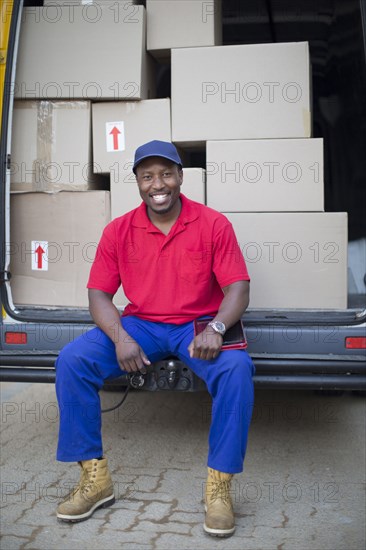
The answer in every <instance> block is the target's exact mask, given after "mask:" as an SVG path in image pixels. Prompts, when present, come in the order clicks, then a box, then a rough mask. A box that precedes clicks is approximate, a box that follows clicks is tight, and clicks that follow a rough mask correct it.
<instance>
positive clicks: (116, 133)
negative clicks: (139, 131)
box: [109, 126, 121, 151]
mask: <svg viewBox="0 0 366 550" xmlns="http://www.w3.org/2000/svg"><path fill="white" fill-rule="evenodd" d="M109 133H110V134H111V135H112V136H113V149H114V150H115V151H118V136H119V134H120V133H121V132H120V131H119V130H118V128H116V127H115V126H114V127H113V128H112V130H111V131H110V132H109Z"/></svg>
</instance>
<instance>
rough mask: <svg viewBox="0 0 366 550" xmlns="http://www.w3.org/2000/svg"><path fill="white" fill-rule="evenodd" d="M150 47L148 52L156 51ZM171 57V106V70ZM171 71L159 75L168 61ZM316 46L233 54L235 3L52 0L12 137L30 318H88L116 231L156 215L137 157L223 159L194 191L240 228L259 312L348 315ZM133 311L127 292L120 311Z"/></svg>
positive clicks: (188, 179) (40, 25) (22, 58)
mask: <svg viewBox="0 0 366 550" xmlns="http://www.w3.org/2000/svg"><path fill="white" fill-rule="evenodd" d="M146 43H147V47H146ZM170 57H171V70H172V93H171V98H163V99H158V98H156V91H155V72H156V71H155V67H154V63H155V60H157V61H159V62H162V61H163V62H166V61H169V60H170ZM154 58H155V60H154ZM310 89H311V85H310V63H309V54H308V47H307V44H306V43H297V44H271V45H251V46H244V45H243V46H221V9H220V1H219V0H215V1H214V0H212V1H211V2H204V1H200V0H192V1H187V0H182V1H180V0H175V1H174V2H167V1H166V0H164V1H161V2H160V1H157V0H147V1H146V9H145V8H144V6H142V5H138V2H137V1H131V0H120V1H118V2H112V1H108V0H103V1H100V0H99V1H97V0H45V5H44V7H43V8H34V7H33V8H25V9H24V14H23V21H22V27H21V39H20V46H19V55H18V65H17V75H16V85H15V97H16V100H15V109H14V118H13V128H12V170H11V172H12V176H11V193H12V196H11V244H12V246H11V257H12V262H11V272H12V292H13V299H14V302H15V303H16V304H20V305H22V304H23V305H27V304H29V305H34V306H36V305H39V306H49V307H54V306H56V307H57V306H62V307H86V306H87V292H86V288H85V285H86V281H87V278H88V273H89V269H90V265H91V262H92V261H93V258H94V255H95V249H96V243H97V242H98V240H99V238H100V236H101V233H102V230H103V227H104V226H105V225H106V224H107V223H108V222H109V221H110V219H113V218H115V217H117V216H120V215H122V214H124V213H125V212H127V211H129V210H131V209H132V208H135V207H136V206H138V204H139V203H140V200H141V199H140V197H139V194H138V191H137V186H136V182H135V178H134V176H133V174H132V171H131V166H132V162H133V155H134V151H135V149H136V147H137V146H139V145H141V144H142V143H144V142H147V141H149V140H152V139H161V140H166V141H170V140H172V141H173V142H174V143H176V145H177V146H178V147H179V148H180V150H181V151H182V153H183V158H184V150H185V149H187V148H198V149H200V148H201V149H202V148H206V146H207V166H206V169H207V185H206V182H205V177H206V171H205V170H203V169H202V168H193V167H189V168H185V169H184V183H183V192H184V193H185V194H186V195H187V196H188V197H190V198H192V199H193V200H197V201H199V202H202V203H206V204H208V206H211V207H213V208H215V209H217V210H220V211H222V212H224V213H226V215H227V217H228V218H229V219H230V220H231V222H232V223H233V225H234V228H235V230H236V233H237V237H238V240H239V242H240V245H241V247H242V250H243V252H244V256H245V257H246V260H247V263H248V267H249V271H250V274H251V277H252V299H251V307H307V308H308V307H330V308H335V307H345V305H346V302H345V300H346V279H345V277H346V275H345V274H346V263H345V262H346V260H345V251H346V216H345V214H328V213H324V212H323V179H322V173H323V157H322V140H319V139H312V138H311V137H310V136H311V110H310V103H311V101H310ZM126 301H127V300H126V298H125V297H124V295H123V293H122V292H119V293H118V296H117V297H116V302H117V304H118V305H124V304H125V303H126Z"/></svg>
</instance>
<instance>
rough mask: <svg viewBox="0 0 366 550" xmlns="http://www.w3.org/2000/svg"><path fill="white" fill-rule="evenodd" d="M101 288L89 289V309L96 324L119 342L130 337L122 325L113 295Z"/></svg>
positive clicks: (113, 339) (115, 341)
mask: <svg viewBox="0 0 366 550" xmlns="http://www.w3.org/2000/svg"><path fill="white" fill-rule="evenodd" d="M109 296H110V295H107V294H106V293H104V292H102V291H101V290H95V289H90V290H89V311H90V315H91V316H92V318H93V320H94V322H95V324H96V325H97V326H98V327H99V328H100V329H101V330H102V331H103V332H104V333H105V334H106V335H107V336H109V338H110V339H111V340H112V341H113V342H114V343H115V344H117V343H118V342H121V341H124V340H126V339H128V334H127V332H126V331H125V330H124V329H123V327H122V325H121V318H120V314H119V311H118V309H117V308H116V306H115V305H114V304H113V302H112V296H110V297H109Z"/></svg>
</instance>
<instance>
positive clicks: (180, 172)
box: [178, 168, 183, 185]
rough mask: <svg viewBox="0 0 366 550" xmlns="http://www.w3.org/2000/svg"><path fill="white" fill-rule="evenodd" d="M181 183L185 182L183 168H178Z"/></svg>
mask: <svg viewBox="0 0 366 550" xmlns="http://www.w3.org/2000/svg"><path fill="white" fill-rule="evenodd" d="M178 176H179V185H182V183H183V168H178Z"/></svg>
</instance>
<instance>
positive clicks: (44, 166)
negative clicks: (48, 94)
mask: <svg viewBox="0 0 366 550" xmlns="http://www.w3.org/2000/svg"><path fill="white" fill-rule="evenodd" d="M75 108H77V109H90V104H89V102H88V101H50V100H40V101H38V102H37V157H36V159H35V160H34V161H33V170H32V177H33V182H32V183H33V185H34V190H35V191H46V192H47V191H48V192H49V190H50V186H52V187H53V190H54V191H58V190H59V185H57V179H58V178H57V174H58V173H59V172H60V171H61V172H62V171H63V170H65V169H66V167H65V166H58V165H57V163H55V160H54V159H55V156H56V155H55V148H56V146H57V140H56V135H57V127H56V125H57V114H56V112H57V110H59V109H75ZM70 131H72V128H70ZM71 188H72V186H71V185H70V189H71ZM76 190H77V189H76Z"/></svg>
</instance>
